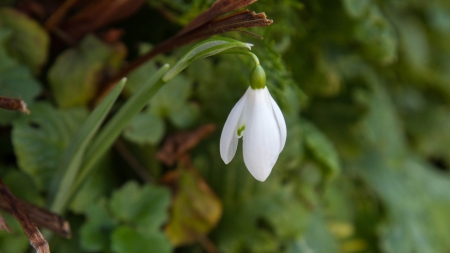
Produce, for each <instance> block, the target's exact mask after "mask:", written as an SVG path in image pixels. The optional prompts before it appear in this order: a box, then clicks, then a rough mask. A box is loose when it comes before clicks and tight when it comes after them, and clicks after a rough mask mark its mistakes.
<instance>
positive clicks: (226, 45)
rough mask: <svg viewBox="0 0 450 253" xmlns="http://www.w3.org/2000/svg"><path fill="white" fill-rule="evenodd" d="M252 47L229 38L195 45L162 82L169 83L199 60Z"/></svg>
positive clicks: (168, 72)
mask: <svg viewBox="0 0 450 253" xmlns="http://www.w3.org/2000/svg"><path fill="white" fill-rule="evenodd" d="M252 46H253V45H252V44H249V43H244V42H241V41H237V40H233V39H228V38H214V39H208V40H205V41H203V42H200V43H198V44H197V45H195V46H194V48H192V49H191V50H190V51H189V52H188V53H187V54H185V55H184V56H183V57H182V58H181V59H180V60H179V61H178V62H177V63H176V64H175V65H174V66H173V67H172V68H171V69H170V70H169V71H167V73H166V74H165V75H164V76H163V78H162V80H163V81H164V82H167V81H169V80H170V79H172V78H173V77H174V76H175V75H177V74H178V73H180V72H181V71H183V69H185V68H186V67H187V66H189V65H190V64H191V63H192V62H193V61H195V60H197V59H202V58H205V57H209V56H212V55H215V54H218V53H221V52H223V51H225V50H228V49H236V48H248V49H249V50H250V49H251V47H252Z"/></svg>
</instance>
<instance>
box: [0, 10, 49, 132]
mask: <svg viewBox="0 0 450 253" xmlns="http://www.w3.org/2000/svg"><path fill="white" fill-rule="evenodd" d="M0 10H2V9H0ZM12 36H13V31H12V30H11V28H8V27H4V26H3V25H2V24H1V23H0V59H1V61H0V73H1V75H0V83H1V85H0V95H2V96H6V97H13V98H20V99H23V100H24V101H25V102H26V103H28V104H30V103H31V102H32V101H33V99H34V98H35V97H36V96H37V95H38V94H39V92H40V90H41V88H40V85H39V83H38V82H37V81H36V80H34V79H33V76H32V74H31V71H30V70H29V69H28V68H27V67H25V66H22V65H21V64H20V63H19V62H18V60H17V59H15V58H13V57H12V56H11V55H10V54H9V52H8V50H7V41H8V40H9V39H10V38H11V37H12ZM17 115H18V113H16V112H10V111H5V110H1V111H0V125H6V124H10V123H11V121H12V120H13V119H14V118H15V117H16V116H17Z"/></svg>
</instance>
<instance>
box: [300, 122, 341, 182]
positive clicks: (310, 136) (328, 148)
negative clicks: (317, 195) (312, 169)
mask: <svg viewBox="0 0 450 253" xmlns="http://www.w3.org/2000/svg"><path fill="white" fill-rule="evenodd" d="M302 130H303V134H304V138H305V148H306V151H307V152H309V154H310V155H311V156H312V158H313V159H314V160H315V161H316V162H317V163H319V164H320V165H321V166H322V167H323V168H324V176H325V179H326V180H330V179H333V178H335V177H336V176H337V175H338V174H339V173H340V171H341V168H340V161H339V156H338V153H337V151H336V149H335V148H334V145H333V144H332V143H331V142H330V140H329V139H328V138H327V137H326V136H325V135H324V134H323V133H322V132H320V130H318V129H317V128H316V127H315V126H314V125H312V124H311V123H310V122H308V121H306V120H304V121H303V122H302Z"/></svg>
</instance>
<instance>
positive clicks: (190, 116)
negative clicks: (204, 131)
mask: <svg viewBox="0 0 450 253" xmlns="http://www.w3.org/2000/svg"><path fill="white" fill-rule="evenodd" d="M199 116H200V108H199V106H198V105H197V104H194V103H189V102H188V103H185V104H184V105H183V106H181V107H179V108H178V109H177V110H174V111H172V113H171V114H170V115H169V119H170V121H171V122H172V123H173V124H174V125H175V126H176V127H178V128H181V129H183V128H188V127H191V126H193V125H194V123H195V122H196V121H197V119H198V118H199Z"/></svg>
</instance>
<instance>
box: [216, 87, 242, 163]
mask: <svg viewBox="0 0 450 253" xmlns="http://www.w3.org/2000/svg"><path fill="white" fill-rule="evenodd" d="M247 93H248V92H246V93H245V94H244V96H242V97H241V99H239V101H238V102H237V103H236V105H235V106H234V107H233V109H232V110H231V112H230V114H229V115H228V118H227V121H226V122H225V125H224V126H223V130H222V135H221V136H220V156H221V157H222V160H223V161H224V162H225V163H226V164H228V163H229V162H230V161H231V160H232V159H233V157H234V155H235V154H236V149H237V145H238V142H239V138H238V136H237V134H236V131H237V128H238V123H239V119H240V118H241V114H242V111H243V110H244V107H245V101H246V95H247Z"/></svg>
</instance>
